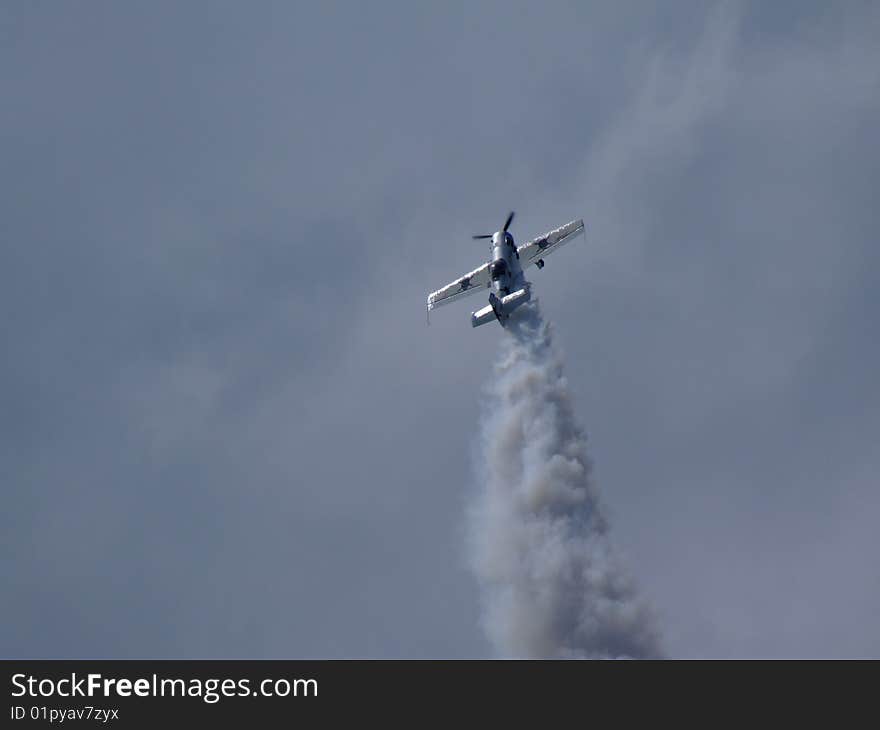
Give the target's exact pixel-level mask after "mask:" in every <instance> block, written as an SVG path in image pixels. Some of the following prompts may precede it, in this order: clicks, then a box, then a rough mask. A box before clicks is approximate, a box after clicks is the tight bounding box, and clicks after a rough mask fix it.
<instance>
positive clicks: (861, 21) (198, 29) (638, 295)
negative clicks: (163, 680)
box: [0, 0, 880, 658]
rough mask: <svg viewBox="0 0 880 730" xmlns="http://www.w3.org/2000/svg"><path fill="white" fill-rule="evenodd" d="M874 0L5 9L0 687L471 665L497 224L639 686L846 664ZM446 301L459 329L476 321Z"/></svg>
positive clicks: (873, 462)
mask: <svg viewBox="0 0 880 730" xmlns="http://www.w3.org/2000/svg"><path fill="white" fill-rule="evenodd" d="M878 37H880V9H878V7H877V5H876V4H875V3H870V2H855V1H853V2H843V3H835V4H833V5H830V4H828V3H818V2H798V3H794V2H778V3H769V4H768V3H759V2H723V3H719V4H711V3H700V2H673V3H668V2H649V1H647V0H646V1H645V2H640V3H611V2H599V3H588V2H550V3H520V2H509V3H508V2H505V3H501V2H497V3H494V2H476V3H473V2H448V3H430V4H429V3H389V2H377V3H371V4H362V3H332V2H325V3H284V2H252V3H233V2H211V3H207V2H203V3H186V4H183V5H181V4H179V3H172V2H154V3H144V4H131V3H113V2H109V1H108V2H98V1H91V2H86V3H64V4H61V3H52V2H41V1H35V2H28V3H4V4H3V6H2V8H0V91H2V97H3V99H4V104H3V107H2V113H0V170H2V174H0V310H2V316H0V338H2V339H0V342H2V348H3V357H2V359H0V406H2V407H0V488H2V498H3V510H2V512H0V581H2V585H3V589H2V595H3V600H2V608H0V616H2V618H3V621H2V622H0V627H2V628H0V656H4V657H7V658H14V657H112V658H117V657H118V658H128V657H175V658H178V657H179V658H184V657H187V658H188V657H204V658H210V657H231V658H244V657H252V658H262V657H279V658H311V657H315V658H324V657H326V658H345V657H376V658H427V657H484V656H491V653H492V650H491V646H490V644H489V642H488V640H487V639H486V637H485V635H484V633H483V630H482V627H481V624H480V606H479V598H478V590H477V586H476V583H475V580H474V578H473V577H472V575H471V574H470V572H469V570H468V561H467V556H466V554H465V553H466V545H465V543H466V539H465V538H466V534H465V533H466V525H465V522H466V520H465V515H466V512H467V509H468V505H469V504H471V503H472V501H473V500H474V498H475V495H476V494H478V493H479V490H480V484H479V483H478V482H477V477H476V474H477V473H479V469H478V468H477V467H478V465H479V460H480V458H481V456H480V453H479V449H478V448H477V447H478V431H479V426H478V424H479V420H480V415H481V410H482V408H483V407H484V406H485V403H486V398H485V388H486V384H487V380H488V378H489V376H490V374H491V372H492V364H493V357H494V356H495V355H496V353H497V351H498V348H499V344H500V343H501V338H502V337H504V336H505V335H504V333H503V332H502V331H501V329H500V328H497V327H482V328H479V329H471V327H470V324H469V315H470V311H471V309H472V308H476V307H477V306H479V303H478V302H477V301H476V300H475V299H471V300H468V302H467V303H457V304H453V305H450V306H449V307H447V308H444V309H442V310H438V311H437V312H436V313H434V316H432V320H431V325H430V327H428V326H426V323H425V312H424V301H425V296H426V295H427V293H428V292H430V291H433V290H435V289H437V288H439V287H441V286H443V285H444V284H446V283H448V282H449V281H451V280H452V279H454V278H457V277H458V276H460V275H462V274H463V273H465V272H467V271H469V270H471V269H473V268H474V267H476V266H477V265H479V264H480V263H481V262H482V260H483V259H484V257H485V256H486V251H485V248H484V242H474V241H472V240H471V239H470V236H471V234H474V233H485V232H491V231H492V230H494V229H496V228H497V227H498V226H500V225H501V223H502V222H503V220H504V216H505V215H506V214H507V212H508V211H509V210H516V211H517V218H516V221H515V223H514V225H513V228H512V232H513V234H514V235H515V236H516V237H517V239H518V241H520V242H522V241H525V240H527V239H529V238H531V237H533V236H535V235H537V234H539V233H541V232H543V231H546V230H549V229H551V228H554V227H556V226H558V225H561V224H562V223H565V222H567V221H569V220H572V219H575V218H581V217H582V218H583V219H584V221H585V224H586V240H585V241H579V242H576V243H572V244H570V245H569V246H567V247H565V248H564V249H562V250H561V251H560V252H559V253H557V254H554V255H553V256H552V257H551V258H549V259H548V260H547V266H546V267H545V268H544V269H543V270H542V271H540V272H537V271H535V272H534V273H533V274H532V275H531V280H532V282H533V284H534V293H535V294H536V295H537V297H538V298H539V299H540V303H541V308H542V311H543V313H544V316H545V317H546V318H547V319H548V320H550V321H551V322H552V323H553V326H554V328H555V340H556V343H557V345H558V346H559V347H560V349H561V351H562V352H563V354H564V362H565V367H566V371H567V376H568V379H569V386H570V388H571V391H572V394H573V397H574V400H575V410H576V414H577V417H578V418H579V420H580V422H581V424H582V425H583V427H584V428H585V430H586V432H587V434H588V437H589V449H590V458H591V459H592V461H593V468H594V472H593V473H594V477H595V484H596V488H597V490H598V493H599V495H600V498H601V500H602V502H603V504H604V506H605V508H606V511H607V513H608V515H609V521H610V525H611V527H610V533H609V534H610V536H611V538H612V540H613V542H614V544H615V546H616V548H617V550H618V551H619V552H620V554H621V556H622V559H623V562H624V563H625V565H626V568H627V570H628V571H629V573H630V574H631V575H632V577H633V578H634V580H635V582H636V584H637V586H638V589H639V593H640V595H641V597H642V598H643V599H644V600H645V601H646V602H647V603H648V604H650V605H651V606H652V608H653V610H654V611H655V612H656V615H657V618H658V625H659V627H660V630H661V633H662V636H663V643H664V647H665V651H666V653H667V655H669V656H675V657H878V656H880V631H878V623H880V568H878V562H877V559H876V556H877V554H878V548H880V537H878V532H877V530H876V525H877V524H878V522H880V492H878V477H877V474H878V471H880V449H878V448H877V444H878V442H880V439H878V435H880V388H878V378H877V373H878V372H880V338H878V337H877V328H876V321H877V319H878V315H880V294H878V292H880V248H878V246H877V242H878V233H880V216H878V213H877V210H878V209H877V206H876V190H877V189H878V183H880V145H878V144H877V129H878V126H880V93H878V92H880V45H878V44H877V38H878ZM470 305H473V306H470Z"/></svg>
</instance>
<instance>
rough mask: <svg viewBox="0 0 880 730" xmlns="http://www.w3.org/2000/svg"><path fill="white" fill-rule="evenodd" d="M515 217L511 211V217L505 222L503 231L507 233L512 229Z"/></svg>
mask: <svg viewBox="0 0 880 730" xmlns="http://www.w3.org/2000/svg"><path fill="white" fill-rule="evenodd" d="M513 215H514V214H513V211H510V215H509V216H507V220H506V221H504V228H502V229H501V230H502V231H504V232H505V233H506V232H507V229H508V228H510V224H511V223H513Z"/></svg>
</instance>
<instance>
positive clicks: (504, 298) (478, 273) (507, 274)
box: [428, 211, 586, 327]
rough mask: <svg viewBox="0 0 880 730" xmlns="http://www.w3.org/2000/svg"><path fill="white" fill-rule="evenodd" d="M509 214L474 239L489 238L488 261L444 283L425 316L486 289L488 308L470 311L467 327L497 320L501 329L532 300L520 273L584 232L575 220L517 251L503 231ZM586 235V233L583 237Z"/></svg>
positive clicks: (430, 299)
mask: <svg viewBox="0 0 880 730" xmlns="http://www.w3.org/2000/svg"><path fill="white" fill-rule="evenodd" d="M513 216H514V213H513V211H511V212H510V215H508V216H507V220H506V221H504V225H503V226H502V227H501V230H500V231H496V232H495V233H491V234H484V235H479V236H474V237H473V238H474V240H480V239H486V238H488V239H491V241H492V243H491V244H490V245H489V251H490V253H491V259H490V260H489V261H487V262H486V263H485V264H483V265H482V266H480V267H479V268H477V269H474V270H473V271H471V272H470V273H467V274H465V275H464V276H462V277H461V278H459V279H456V280H455V281H453V282H452V283H450V284H447V285H446V286H444V287H443V288H442V289H438V290H437V291H435V292H434V293H432V294H430V295H429V296H428V316H429V317H430V312H431V310H432V309H435V308H436V307H439V306H440V305H442V304H449V302H453V301H455V300H456V299H461V298H462V297H465V296H468V295H469V294H475V293H476V292H479V291H484V290H486V289H493V291H490V292H489V304H488V306H485V307H483V308H482V309H478V310H477V311H476V312H471V326H472V327H479V326H480V325H484V324H486V323H487V322H492V321H494V320H497V321H498V323H499V324H500V325H501V326H502V327H505V326H506V325H507V320H508V319H510V315H511V314H512V313H513V312H514V310H516V309H517V308H519V307H521V306H522V305H523V304H525V303H526V302H527V301H529V300H530V299H531V298H532V285H531V284H530V283H529V282H528V281H526V278H525V275H524V274H523V270H524V269H526V268H528V267H529V266H531V265H532V264H534V265H535V266H537V267H538V268H539V269H543V268H544V257H545V256H547V255H548V254H550V253H553V252H554V251H556V250H557V249H559V248H561V247H562V246H563V245H565V244H566V243H568V242H569V241H570V240H571V239H572V238H574V237H575V236H576V235H577V234H578V233H583V232H584V221H583V220H582V219H578V220H576V221H571V223H566V224H565V225H564V226H560V227H559V228H554V229H553V230H552V231H548V232H547V233H544V234H542V235H540V236H538V237H537V238H533V239H532V240H531V241H529V242H528V243H524V244H523V245H522V246H520V247H519V248H517V247H516V244H515V243H514V242H513V236H512V235H511V234H510V233H508V231H507V229H508V228H510V224H511V223H513ZM585 236H586V234H585Z"/></svg>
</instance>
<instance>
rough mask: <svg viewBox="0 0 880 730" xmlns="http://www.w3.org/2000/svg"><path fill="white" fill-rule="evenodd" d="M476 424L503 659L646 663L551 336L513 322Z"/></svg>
mask: <svg viewBox="0 0 880 730" xmlns="http://www.w3.org/2000/svg"><path fill="white" fill-rule="evenodd" d="M487 395H488V401H489V402H488V403H486V404H485V408H484V413H485V416H484V418H483V421H482V424H481V450H480V451H478V458H479V463H480V466H481V468H482V474H481V478H482V489H481V491H480V494H479V496H478V497H477V499H476V503H475V504H474V507H473V511H472V514H471V520H470V528H471V543H472V551H471V553H472V563H473V570H474V572H475V574H476V576H477V579H478V581H479V583H480V587H481V591H482V600H483V618H484V621H485V625H486V630H487V632H488V634H489V638H490V639H491V641H492V643H493V644H494V645H495V648H496V650H497V651H498V653H499V654H500V655H501V656H506V657H520V658H594V657H595V658H600V657H655V656H659V655H660V653H661V652H660V642H659V637H658V634H657V631H656V628H655V623H654V621H653V618H652V615H651V613H650V611H649V610H648V609H647V607H646V606H645V605H644V604H642V603H641V602H640V601H639V600H638V599H637V597H636V594H635V590H634V587H633V584H632V582H631V581H630V580H629V579H628V577H627V576H626V575H625V574H624V573H623V572H622V571H621V570H620V568H619V567H618V566H617V565H616V562H615V557H614V554H613V551H612V549H611V546H610V543H609V540H608V522H607V520H606V519H605V517H604V516H603V514H602V510H601V508H600V505H599V501H598V497H597V494H596V491H595V489H594V487H593V484H592V480H591V478H590V463H589V460H588V458H587V453H586V437H585V435H584V433H583V431H582V430H581V429H580V427H579V426H578V424H577V422H576V420H575V418H574V413H573V409H572V401H571V396H570V393H569V390H568V386H567V383H566V380H565V377H564V376H563V374H562V363H561V360H560V358H559V356H558V355H557V353H556V351H555V349H554V347H553V343H552V331H551V328H550V326H549V325H548V324H547V323H545V322H544V320H543V318H542V317H541V314H540V312H539V310H538V306H537V303H536V302H533V303H531V304H527V305H525V306H523V307H521V308H520V310H519V311H518V312H517V313H516V314H515V315H514V317H512V318H511V320H510V322H509V325H508V327H507V330H506V332H505V334H504V342H503V344H502V346H501V351H500V353H499V356H498V359H497V362H496V365H495V369H494V373H493V376H492V379H491V382H490V385H489V388H488V394H487Z"/></svg>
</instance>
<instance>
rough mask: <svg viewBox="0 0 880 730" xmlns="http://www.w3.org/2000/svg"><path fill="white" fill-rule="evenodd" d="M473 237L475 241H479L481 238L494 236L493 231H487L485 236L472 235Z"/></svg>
mask: <svg viewBox="0 0 880 730" xmlns="http://www.w3.org/2000/svg"><path fill="white" fill-rule="evenodd" d="M472 238H473V239H474V240H475V241H479V240H480V239H481V238H492V234H491V233H487V234H486V235H484V236H472Z"/></svg>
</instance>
